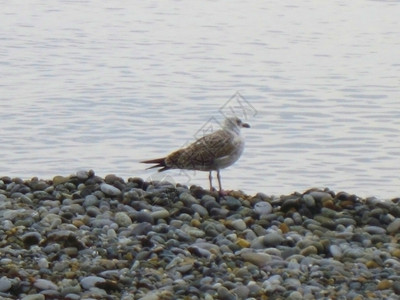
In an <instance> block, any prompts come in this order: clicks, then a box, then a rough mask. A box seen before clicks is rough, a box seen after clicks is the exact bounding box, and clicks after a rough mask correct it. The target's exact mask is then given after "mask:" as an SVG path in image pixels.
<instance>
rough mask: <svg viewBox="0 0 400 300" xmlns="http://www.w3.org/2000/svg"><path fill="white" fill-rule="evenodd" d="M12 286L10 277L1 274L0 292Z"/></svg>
mask: <svg viewBox="0 0 400 300" xmlns="http://www.w3.org/2000/svg"><path fill="white" fill-rule="evenodd" d="M11 287H12V281H11V279H9V278H7V277H6V276H3V277H1V278H0V292H7V291H8V290H9V289H11Z"/></svg>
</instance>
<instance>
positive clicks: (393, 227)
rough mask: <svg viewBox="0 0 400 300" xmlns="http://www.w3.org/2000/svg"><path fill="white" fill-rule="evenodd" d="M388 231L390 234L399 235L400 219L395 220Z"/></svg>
mask: <svg viewBox="0 0 400 300" xmlns="http://www.w3.org/2000/svg"><path fill="white" fill-rule="evenodd" d="M386 230H387V232H388V233H390V234H394V233H398V232H399V231H400V218H396V219H394V221H393V222H392V223H390V224H389V225H388V227H387V228H386Z"/></svg>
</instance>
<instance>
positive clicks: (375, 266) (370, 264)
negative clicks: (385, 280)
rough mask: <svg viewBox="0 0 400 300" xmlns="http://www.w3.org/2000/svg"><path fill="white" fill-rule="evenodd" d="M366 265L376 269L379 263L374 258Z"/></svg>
mask: <svg viewBox="0 0 400 300" xmlns="http://www.w3.org/2000/svg"><path fill="white" fill-rule="evenodd" d="M365 265H366V266H367V268H368V269H374V268H378V267H379V265H378V264H377V263H376V262H375V261H373V260H369V261H367V263H366V264H365Z"/></svg>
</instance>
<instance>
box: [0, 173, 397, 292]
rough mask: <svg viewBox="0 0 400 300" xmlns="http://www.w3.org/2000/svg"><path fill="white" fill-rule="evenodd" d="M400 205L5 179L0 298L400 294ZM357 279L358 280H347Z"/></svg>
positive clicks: (103, 181) (313, 194) (85, 176)
mask: <svg viewBox="0 0 400 300" xmlns="http://www.w3.org/2000/svg"><path fill="white" fill-rule="evenodd" d="M399 231H400V209H399V208H398V200H396V201H382V200H379V199H376V198H373V197H371V198H368V199H362V198H359V197H357V196H355V195H353V194H351V193H346V192H339V193H335V192H333V191H330V190H328V189H324V190H319V189H311V190H309V191H306V192H304V193H299V192H295V193H293V194H292V195H282V196H268V195H266V194H264V193H258V194H256V195H255V196H250V195H246V194H244V193H243V192H240V191H231V192H227V195H226V196H224V197H220V196H219V195H218V194H217V193H216V192H210V191H209V190H208V189H203V188H201V187H190V188H188V187H185V186H183V185H179V184H178V186H177V187H175V186H174V185H172V184H161V183H156V182H153V183H149V182H146V181H144V180H143V179H140V178H136V177H135V178H129V179H127V180H124V179H122V178H120V177H118V176H116V175H107V176H106V177H105V178H101V177H99V176H96V175H95V173H94V171H92V170H90V171H79V172H77V173H76V174H73V175H70V176H54V177H53V178H52V180H41V179H38V178H33V179H31V180H22V179H19V178H10V177H1V178H0V236H1V240H0V248H1V254H2V255H1V257H0V270H2V273H1V276H0V298H1V297H3V298H7V296H10V295H12V298H15V299H28V300H29V299H33V300H36V299H37V300H41V299H61V298H62V299H67V300H75V299H76V300H77V299H124V300H131V299H132V300H133V299H144V300H146V299H147V300H152V299H157V300H159V299H175V298H176V299H178V298H179V299H180V298H184V297H186V298H188V299H189V298H190V299H207V300H212V299H228V300H230V299H232V300H233V299H251V300H253V299H269V298H271V299H272V298H274V299H275V298H276V299H293V300H296V299H322V298H326V299H328V298H329V299H368V298H371V299H396V297H397V298H398V297H399V295H400V275H398V274H399V270H400V247H399V246H398V235H399V234H400V232H399ZM348 278H352V280H348Z"/></svg>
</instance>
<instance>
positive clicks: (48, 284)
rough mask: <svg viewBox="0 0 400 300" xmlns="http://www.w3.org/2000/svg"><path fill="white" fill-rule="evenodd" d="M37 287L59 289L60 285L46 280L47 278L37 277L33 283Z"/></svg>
mask: <svg viewBox="0 0 400 300" xmlns="http://www.w3.org/2000/svg"><path fill="white" fill-rule="evenodd" d="M33 285H34V286H35V287H36V288H38V289H39V290H57V289H58V286H57V285H56V284H55V283H53V282H51V281H50V280H46V279H37V280H36V281H35V282H34V284H33Z"/></svg>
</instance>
